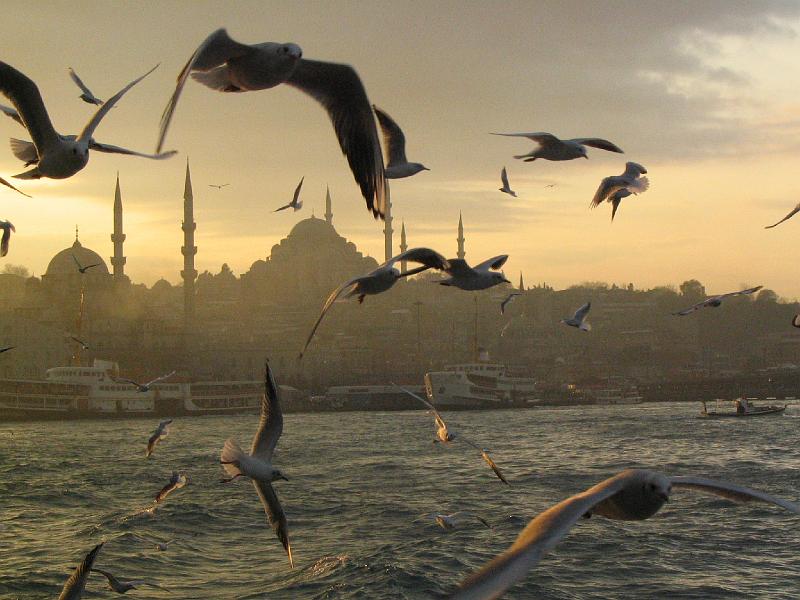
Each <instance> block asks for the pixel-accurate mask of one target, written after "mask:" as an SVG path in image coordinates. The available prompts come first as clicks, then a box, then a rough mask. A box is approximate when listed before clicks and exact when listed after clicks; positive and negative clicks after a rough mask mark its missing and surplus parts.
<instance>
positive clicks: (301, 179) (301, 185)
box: [289, 175, 306, 206]
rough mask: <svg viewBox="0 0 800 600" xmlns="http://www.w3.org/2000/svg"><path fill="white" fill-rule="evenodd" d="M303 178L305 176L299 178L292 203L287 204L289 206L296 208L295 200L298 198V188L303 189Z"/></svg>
mask: <svg viewBox="0 0 800 600" xmlns="http://www.w3.org/2000/svg"><path fill="white" fill-rule="evenodd" d="M305 178H306V177H305V175H303V177H301V178H300V183H298V184H297V188H295V190H294V196H292V201H291V202H290V203H289V206H298V204H297V199H298V198H299V197H300V188H301V187H303V180H304V179H305Z"/></svg>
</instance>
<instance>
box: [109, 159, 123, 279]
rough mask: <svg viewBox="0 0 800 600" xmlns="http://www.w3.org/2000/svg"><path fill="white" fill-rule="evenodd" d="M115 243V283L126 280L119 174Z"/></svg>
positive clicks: (116, 198) (115, 213)
mask: <svg viewBox="0 0 800 600" xmlns="http://www.w3.org/2000/svg"><path fill="white" fill-rule="evenodd" d="M111 241H112V242H114V256H112V257H111V265H112V266H113V267H114V281H120V280H122V279H125V257H124V256H123V255H122V243H123V242H124V241H125V234H124V233H122V193H121V192H120V191H119V173H117V189H116V190H115V191H114V233H112V234H111Z"/></svg>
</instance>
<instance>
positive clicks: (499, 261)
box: [439, 254, 511, 291]
mask: <svg viewBox="0 0 800 600" xmlns="http://www.w3.org/2000/svg"><path fill="white" fill-rule="evenodd" d="M507 260H508V254H501V255H500V256H495V257H493V258H490V259H489V260H485V261H483V262H482V263H480V264H478V265H475V266H474V267H470V266H469V265H468V264H467V261H465V260H463V259H461V258H451V259H449V260H448V261H447V262H449V263H450V266H449V267H447V268H446V269H445V271H446V272H447V274H448V275H450V278H449V279H445V280H444V281H440V282H439V284H440V285H448V286H452V287H457V288H459V289H462V290H470V291H472V290H485V289H487V288H490V287H493V286H495V285H497V284H499V283H511V282H510V281H509V280H508V279H506V278H505V276H504V275H503V273H502V272H501V271H497V269H499V268H501V267H502V266H503V265H504V264H505V263H506V261H507ZM493 269H494V270H493Z"/></svg>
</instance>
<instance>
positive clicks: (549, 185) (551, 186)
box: [544, 183, 556, 189]
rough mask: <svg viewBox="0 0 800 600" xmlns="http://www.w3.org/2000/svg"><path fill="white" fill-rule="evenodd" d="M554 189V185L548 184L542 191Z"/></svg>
mask: <svg viewBox="0 0 800 600" xmlns="http://www.w3.org/2000/svg"><path fill="white" fill-rule="evenodd" d="M554 187H556V184H555V183H548V184H547V185H546V186H544V189H548V188H549V189H553V188H554Z"/></svg>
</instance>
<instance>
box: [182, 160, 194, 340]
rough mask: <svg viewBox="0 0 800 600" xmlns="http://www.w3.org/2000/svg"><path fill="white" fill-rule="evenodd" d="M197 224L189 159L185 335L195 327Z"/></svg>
mask: <svg viewBox="0 0 800 600" xmlns="http://www.w3.org/2000/svg"><path fill="white" fill-rule="evenodd" d="M196 228H197V224H196V223H195V222H194V195H193V193H192V175H191V173H190V172H189V159H188V158H187V159H186V183H185V184H184V188H183V222H182V223H181V229H183V247H182V248H181V254H183V270H182V271H181V278H182V279H183V324H184V330H185V333H187V334H188V333H189V332H190V331H191V328H192V326H193V325H194V280H195V279H197V270H196V269H195V268H194V255H195V254H197V246H195V245H194V230H195V229H196Z"/></svg>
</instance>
